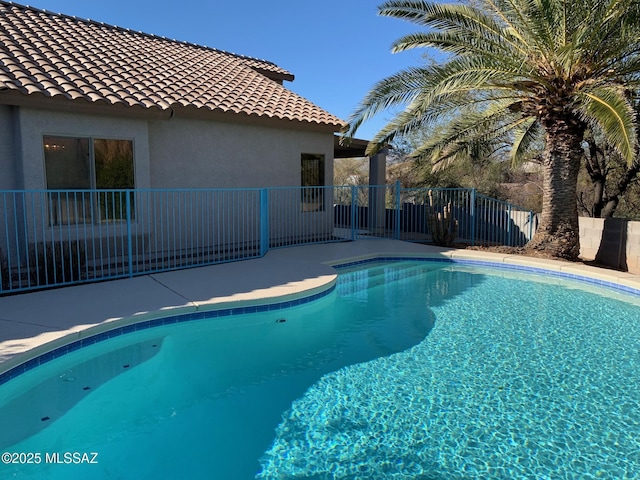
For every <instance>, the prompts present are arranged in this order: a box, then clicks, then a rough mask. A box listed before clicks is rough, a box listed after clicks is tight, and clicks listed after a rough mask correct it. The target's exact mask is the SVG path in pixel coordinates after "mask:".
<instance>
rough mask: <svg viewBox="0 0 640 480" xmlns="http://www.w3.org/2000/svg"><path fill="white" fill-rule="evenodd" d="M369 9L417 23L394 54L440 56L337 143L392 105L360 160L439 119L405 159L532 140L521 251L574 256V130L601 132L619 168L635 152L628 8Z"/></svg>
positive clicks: (355, 119) (577, 1)
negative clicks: (529, 204)
mask: <svg viewBox="0 0 640 480" xmlns="http://www.w3.org/2000/svg"><path fill="white" fill-rule="evenodd" d="M379 13H380V14H381V15H385V16H390V17H395V18H400V19H405V20H408V21H411V22H413V23H416V24H418V25H420V26H422V27H427V28H426V30H425V31H423V32H419V33H415V34H411V35H408V36H406V37H404V38H401V39H399V40H398V41H397V42H396V43H395V44H394V45H393V51H394V52H400V51H403V50H406V49H410V48H416V47H429V48H438V49H440V50H441V51H443V52H444V54H445V55H446V60H444V61H443V62H441V63H437V64H433V65H427V66H421V67H415V68H410V69H407V70H404V71H401V72H399V73H397V74H396V75H393V76H391V77H389V78H386V79H384V80H382V81H380V82H379V83H377V84H376V85H375V86H374V87H373V89H372V90H371V91H370V92H369V94H368V95H367V96H366V97H365V98H364V100H363V101H362V103H361V104H360V105H359V106H358V107H357V109H356V111H355V112H354V114H353V115H352V117H351V119H350V121H349V125H348V127H347V129H346V131H345V139H347V140H348V139H349V138H351V137H352V136H353V135H354V133H355V132H356V130H357V129H358V127H359V126H360V125H361V124H362V122H364V121H366V120H367V119H369V118H370V117H371V116H373V115H375V114H377V113H379V112H380V111H382V110H385V109H387V108H390V107H399V106H401V107H403V108H404V110H403V111H402V112H401V113H400V114H398V115H396V116H395V118H394V119H393V120H392V121H391V122H389V123H388V124H387V125H386V126H385V127H384V128H383V129H382V130H381V131H380V132H378V133H377V135H376V136H375V138H374V139H373V140H372V142H371V143H370V145H369V153H374V152H375V151H376V150H377V149H379V148H380V146H382V145H385V144H388V143H389V142H391V141H392V140H393V139H394V138H395V137H401V136H403V135H407V134H410V133H411V132H414V131H416V130H421V131H430V129H432V128H433V127H434V126H440V127H441V126H442V124H443V123H444V124H445V127H444V128H438V129H437V134H434V135H432V136H431V137H429V136H427V138H428V140H427V141H426V142H425V143H423V144H422V145H421V146H419V147H418V148H417V149H416V151H415V152H413V154H412V155H413V156H414V157H416V158H428V159H429V160H430V161H442V160H446V159H447V158H455V156H456V155H458V154H459V153H460V152H461V151H464V150H465V149H468V147H469V145H470V144H474V143H476V144H478V142H479V143H480V144H481V143H483V142H485V143H487V142H488V143H491V142H495V141H496V140H500V139H504V138H508V139H509V141H510V143H511V145H512V149H511V156H512V157H513V158H518V157H519V156H520V155H521V154H522V153H523V152H525V151H526V150H527V147H528V146H529V145H530V144H531V142H534V141H535V139H536V138H539V136H540V134H542V135H543V137H544V151H543V156H542V165H543V195H544V198H543V208H542V215H541V219H540V224H539V228H538V230H537V233H536V234H535V236H534V238H533V239H532V240H531V241H530V242H529V244H528V245H527V248H528V249H535V250H544V251H546V252H547V253H548V254H550V255H552V256H556V257H561V258H567V259H576V258H577V257H578V254H579V250H580V246H579V234H578V212H577V206H576V184H577V177H578V170H579V167H580V159H581V157H582V156H583V145H582V140H583V134H584V132H585V131H586V129H587V128H591V129H595V130H598V131H599V132H601V133H602V135H604V137H605V138H606V139H607V141H608V143H609V144H610V145H612V146H613V147H614V148H615V149H616V150H617V151H618V152H619V153H620V154H621V155H622V157H623V158H624V159H625V160H626V161H627V162H631V161H632V160H633V158H634V156H635V149H636V140H635V139H636V133H635V129H636V123H635V122H636V121H635V118H634V113H633V102H632V98H631V97H632V94H631V93H632V92H635V91H636V89H637V87H638V84H639V82H640V77H639V75H638V72H639V71H640V3H639V2H638V0H466V1H465V0H461V1H460V3H452V4H439V3H434V2H427V1H410V0H390V1H387V2H386V3H384V4H383V5H381V6H380V7H379Z"/></svg>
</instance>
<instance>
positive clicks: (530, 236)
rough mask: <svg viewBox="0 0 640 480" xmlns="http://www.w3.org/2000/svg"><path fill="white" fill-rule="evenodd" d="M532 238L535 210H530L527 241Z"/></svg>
mask: <svg viewBox="0 0 640 480" xmlns="http://www.w3.org/2000/svg"><path fill="white" fill-rule="evenodd" d="M532 238H533V210H529V240H527V242H529V241H531V239H532Z"/></svg>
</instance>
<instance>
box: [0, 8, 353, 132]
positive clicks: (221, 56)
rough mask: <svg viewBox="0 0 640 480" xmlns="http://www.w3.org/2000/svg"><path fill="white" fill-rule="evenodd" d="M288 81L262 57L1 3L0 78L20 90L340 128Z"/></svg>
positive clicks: (336, 120)
mask: <svg viewBox="0 0 640 480" xmlns="http://www.w3.org/2000/svg"><path fill="white" fill-rule="evenodd" d="M293 78H294V77H293V75H292V74H291V73H289V72H288V71H286V70H284V69H282V68H281V67H279V66H277V65H275V64H273V63H271V62H268V61H266V60H260V59H256V58H251V57H246V56H242V55H237V54H233V53H229V52H225V51H222V50H216V49H213V48H208V47H203V46H200V45H195V44H192V43H188V42H179V41H176V40H168V39H166V38H164V37H158V36H154V35H148V34H144V33H140V32H133V31H131V30H126V29H122V28H118V27H114V26H110V25H106V24H104V23H98V22H94V21H91V20H83V19H78V18H75V17H70V16H66V15H61V14H53V13H50V12H47V11H43V10H38V9H34V8H31V7H25V6H22V5H18V4H15V3H8V2H5V1H3V0H0V82H4V83H7V84H11V85H12V86H11V87H10V88H14V89H17V90H19V91H21V92H22V93H24V94H27V95H33V94H35V93H40V94H42V95H44V96H48V97H50V96H56V95H65V96H66V97H68V98H71V99H74V100H75V99H83V100H85V101H88V102H101V103H102V102H105V103H107V104H124V105H128V106H136V105H137V106H143V107H145V108H159V109H168V108H170V107H171V106H172V105H182V106H184V107H191V108H195V109H201V110H204V111H223V112H231V113H236V114H246V115H253V116H259V117H260V116H263V117H269V118H279V119H288V120H294V121H297V122H308V123H316V124H322V125H328V126H331V127H332V128H334V129H336V130H337V129H338V128H340V127H341V126H342V124H343V122H342V121H341V120H340V119H339V118H337V117H335V116H333V115H331V114H330V113H328V112H326V111H324V110H323V109H321V108H320V107H318V106H316V105H314V104H312V103H311V102H309V101H308V100H306V99H304V98H302V97H300V96H299V95H297V94H296V93H294V92H292V91H290V90H288V89H287V88H285V87H284V86H283V85H282V84H281V82H282V81H283V80H288V81H291V80H293ZM12 82H13V83H12ZM20 87H22V88H20Z"/></svg>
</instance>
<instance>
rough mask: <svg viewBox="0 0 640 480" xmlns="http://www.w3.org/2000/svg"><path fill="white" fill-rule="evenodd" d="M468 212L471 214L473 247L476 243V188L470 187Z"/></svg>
mask: <svg viewBox="0 0 640 480" xmlns="http://www.w3.org/2000/svg"><path fill="white" fill-rule="evenodd" d="M470 203H471V205H470V207H471V208H470V212H469V215H470V216H471V246H472V247H474V246H475V244H476V189H475V188H472V189H471V200H470Z"/></svg>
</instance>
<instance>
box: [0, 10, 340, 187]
mask: <svg viewBox="0 0 640 480" xmlns="http://www.w3.org/2000/svg"><path fill="white" fill-rule="evenodd" d="M293 79H294V76H293V75H292V74H291V73H289V72H288V71H286V70H284V69H283V68H280V67H279V66H277V65H275V64H273V63H271V62H268V61H265V60H258V59H254V58H249V57H244V56H240V55H235V54H231V53H228V52H224V51H220V50H216V49H213V48H207V47H203V46H200V45H195V44H191V43H187V42H180V41H176V40H170V39H167V38H163V37H158V36H154V35H148V34H145V33H140V32H134V31H130V30H127V29H123V28H118V27H114V26H111V25H106V24H103V23H99V22H95V21H89V20H83V19H78V18H75V17H70V16H67V15H62V14H53V13H50V12H47V11H43V10H38V9H35V8H31V7H25V6H21V5H17V4H14V3H7V2H4V1H0V169H1V170H2V172H3V174H2V175H1V176H0V189H26V190H30V189H44V188H87V187H89V188H91V187H96V186H97V187H100V188H124V187H126V188H134V187H135V188H200V187H204V188H212V187H265V186H276V185H277V186H282V185H291V186H293V185H300V182H301V161H302V157H303V156H304V155H309V156H310V157H309V158H315V159H318V158H320V159H324V162H321V163H318V162H316V164H317V165H321V164H323V165H324V172H323V176H324V178H325V179H330V178H331V172H332V170H331V169H332V162H331V160H332V158H333V148H334V135H333V133H334V132H336V131H338V130H339V129H340V127H341V126H342V124H343V122H342V121H341V120H340V119H338V118H337V117H335V116H333V115H331V114H330V113H328V112H326V111H324V110H323V109H321V108H320V107H318V106H316V105H314V104H312V103H311V102H309V101H308V100H306V99H304V98H302V97H301V96H299V95H297V94H296V93H294V92H292V91H291V90H288V89H287V88H286V87H285V86H284V85H283V83H284V81H292V80H293ZM105 141H108V142H106V143H105ZM63 147H64V148H63ZM72 148H73V149H74V151H75V152H76V153H77V154H78V155H85V154H86V153H87V152H88V155H89V157H90V158H91V161H92V162H93V164H92V165H90V168H89V169H88V171H86V170H87V168H86V167H85V166H81V165H78V164H77V159H75V160H74V159H72V158H71V156H70V155H68V153H69V152H70V151H71V149H72ZM62 151H64V152H65V155H66V157H65V158H64V159H61V158H60V155H61V153H62ZM115 151H118V152H121V153H124V152H128V155H129V156H131V157H132V158H131V159H130V160H131V165H126V164H123V165H120V167H119V168H123V169H132V172H131V171H126V172H123V174H122V175H101V173H102V172H101V171H100V170H101V169H104V168H107V166H106V165H105V163H108V162H109V160H108V159H106V158H105V159H100V158H98V157H100V156H101V155H104V154H108V153H107V152H115ZM56 156H57V157H58V158H55V157H56ZM96 159H97V163H96ZM59 162H60V163H59ZM60 170H65V172H64V173H63V172H61V171H60ZM80 170H82V171H80ZM72 171H73V174H72ZM92 172H93V175H91V173H92ZM87 174H88V175H87ZM74 175H75V176H74ZM116 177H117V178H119V181H116V180H115V178H116ZM125 179H126V181H125ZM101 182H102V183H101ZM109 182H111V184H109ZM123 182H124V183H123ZM100 183H101V184H100Z"/></svg>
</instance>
